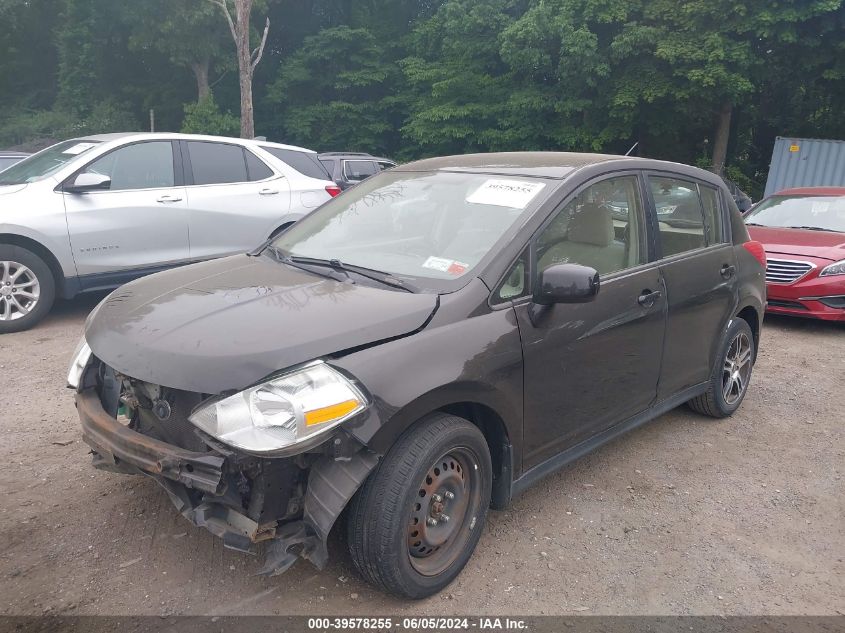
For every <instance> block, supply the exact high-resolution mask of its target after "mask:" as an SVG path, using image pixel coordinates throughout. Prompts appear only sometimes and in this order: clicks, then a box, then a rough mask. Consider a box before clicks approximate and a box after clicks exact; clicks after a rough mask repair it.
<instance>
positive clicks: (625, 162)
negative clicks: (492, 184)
mask: <svg viewBox="0 0 845 633" xmlns="http://www.w3.org/2000/svg"><path fill="white" fill-rule="evenodd" d="M602 163H614V166H616V167H618V168H621V169H625V168H631V169H654V170H665V169H669V170H671V171H674V172H677V173H679V174H686V175H687V176H690V177H694V178H700V179H705V180H708V181H709V182H712V183H714V184H715V183H717V182H718V183H720V184H722V181H721V179H719V178H718V177H717V176H716V175H715V174H713V173H711V172H708V171H705V170H703V169H699V168H697V167H690V166H689V165H683V164H681V163H672V162H667V161H661V160H655V159H651V158H638V157H632V156H620V155H617V154H590V153H580V152H497V153H490V154H463V155H457V156H442V157H439V158H424V159H422V160H418V161H414V162H412V163H405V164H404V165H400V166H397V167H394V168H393V169H392V171H394V172H395V171H433V170H438V171H459V172H466V173H478V174H501V175H506V176H534V177H540V178H552V179H564V178H567V177H569V176H570V175H571V174H572V173H573V172H575V171H577V170H579V169H582V168H584V167H588V166H590V165H598V164H602ZM722 186H724V184H722Z"/></svg>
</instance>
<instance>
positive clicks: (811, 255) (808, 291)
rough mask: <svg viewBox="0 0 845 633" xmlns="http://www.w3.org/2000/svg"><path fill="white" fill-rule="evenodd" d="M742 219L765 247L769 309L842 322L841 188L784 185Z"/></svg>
mask: <svg viewBox="0 0 845 633" xmlns="http://www.w3.org/2000/svg"><path fill="white" fill-rule="evenodd" d="M745 223H746V224H747V225H748V232H749V233H750V234H751V239H753V240H757V241H758V242H761V243H762V244H763V247H764V248H765V249H766V257H767V259H768V264H767V266H766V287H767V291H768V299H769V305H768V307H767V310H768V311H769V312H772V313H777V314H789V315H792V316H806V317H814V318H816V319H825V320H828V321H845V187H804V188H800V189H784V190H783V191H779V192H778V193H775V194H772V195H771V196H769V197H768V198H765V199H763V200H762V201H761V202H760V203H759V204H757V205H756V206H755V207H754V208H752V209H751V210H750V211H749V212H748V214H747V215H746V216H745Z"/></svg>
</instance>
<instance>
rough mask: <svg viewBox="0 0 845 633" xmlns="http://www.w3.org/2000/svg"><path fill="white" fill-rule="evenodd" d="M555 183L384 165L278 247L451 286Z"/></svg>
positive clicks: (303, 223)
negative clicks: (403, 169) (389, 168)
mask: <svg viewBox="0 0 845 633" xmlns="http://www.w3.org/2000/svg"><path fill="white" fill-rule="evenodd" d="M551 189H552V187H551V185H550V184H549V183H547V182H544V181H542V180H539V179H532V178H524V177H522V178H510V177H507V176H493V175H485V174H463V173H452V172H397V171H390V172H383V173H381V174H379V175H376V176H373V177H372V178H370V179H368V180H365V181H364V182H362V183H361V184H359V185H357V186H356V187H354V188H352V189H350V190H348V191H347V192H345V193H343V194H342V195H340V196H338V197H337V198H334V199H332V200H330V201H329V202H327V203H326V204H324V205H323V206H322V207H320V208H319V209H318V210H317V211H315V212H314V213H312V214H311V215H309V216H306V217H305V218H304V219H302V220H300V221H299V222H298V223H297V224H295V225H293V226H292V227H291V228H290V229H288V230H287V231H286V232H284V233H283V234H282V235H281V236H279V237H278V238H277V239H276V240H275V241H274V242H273V246H274V247H275V249H276V250H278V251H280V252H281V254H283V255H285V256H289V257H290V256H293V257H294V258H296V257H307V258H315V259H321V260H338V261H339V262H342V263H343V264H345V265H350V266H358V267H363V268H368V269H373V270H377V271H381V272H386V273H390V274H391V275H394V276H397V277H410V278H413V279H424V280H432V281H434V283H428V284H425V283H424V284H422V285H424V286H429V287H435V288H440V287H450V286H451V284H448V283H446V284H444V283H442V282H437V280H449V281H452V280H456V279H458V278H460V277H463V276H464V275H467V273H469V272H470V271H471V270H472V269H473V268H475V267H476V266H477V265H478V263H479V262H480V261H481V260H482V259H483V258H484V256H485V255H487V253H489V252H490V251H491V249H493V247H494V246H495V245H496V244H497V243H498V242H499V241H500V240H501V239H502V238H503V237H504V236H505V235H506V233H507V232H508V231H509V229H511V228H512V227H514V226H515V223H516V221H517V220H518V219H519V218H520V216H522V215H523V214H524V213H527V212H530V211H529V210H530V209H533V208H535V207H536V206H537V205H538V204H539V203H540V201H541V199H543V198H545V196H547V195H548V193H549V190H551ZM417 285H419V283H417Z"/></svg>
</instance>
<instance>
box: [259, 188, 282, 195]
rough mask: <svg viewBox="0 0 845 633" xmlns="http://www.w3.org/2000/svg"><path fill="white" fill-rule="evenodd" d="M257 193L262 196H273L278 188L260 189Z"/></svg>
mask: <svg viewBox="0 0 845 633" xmlns="http://www.w3.org/2000/svg"><path fill="white" fill-rule="evenodd" d="M258 193H259V195H262V196H275V195H276V194H277V193H279V190H278V189H262V190H261V191H259V192H258Z"/></svg>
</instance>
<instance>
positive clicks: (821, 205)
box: [745, 196, 845, 233]
mask: <svg viewBox="0 0 845 633" xmlns="http://www.w3.org/2000/svg"><path fill="white" fill-rule="evenodd" d="M745 222H746V223H747V224H751V225H755V224H756V225H760V226H772V227H779V228H784V227H792V228H806V229H817V230H820V231H836V232H840V233H845V196H772V197H771V198H768V199H766V200H763V201H762V202H761V203H760V204H759V205H757V206H756V207H754V209H752V210H751V211H750V212H749V213H748V215H747V216H745Z"/></svg>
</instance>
